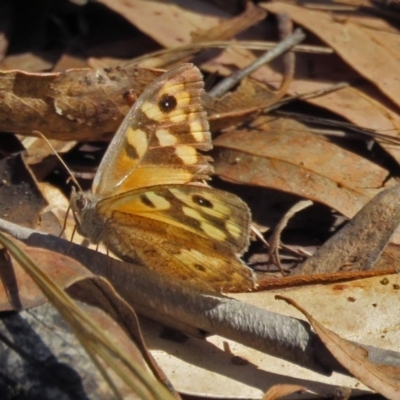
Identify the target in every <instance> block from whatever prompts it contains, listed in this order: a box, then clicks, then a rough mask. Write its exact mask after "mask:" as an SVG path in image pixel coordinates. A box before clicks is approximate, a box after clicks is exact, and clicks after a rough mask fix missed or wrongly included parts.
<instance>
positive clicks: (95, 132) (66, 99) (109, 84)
mask: <svg viewBox="0 0 400 400" xmlns="http://www.w3.org/2000/svg"><path fill="white" fill-rule="evenodd" d="M161 73H162V72H161V71H155V70H145V69H140V68H137V67H136V66H132V67H127V68H120V67H118V68H106V69H104V70H91V69H75V70H68V71H65V72H63V73H50V74H33V73H27V72H23V71H15V70H14V71H9V72H0V100H1V104H2V106H1V108H0V129H1V130H3V131H7V132H16V131H17V132H21V133H25V134H30V133H31V132H32V131H33V130H39V131H41V132H42V133H43V134H44V135H45V136H46V137H47V138H48V139H59V140H80V141H81V140H101V139H104V138H105V137H107V136H110V135H111V133H114V132H115V131H116V130H117V128H118V126H119V124H120V123H121V121H122V119H123V117H124V116H125V114H126V113H127V112H128V109H129V106H128V104H127V103H126V100H125V99H124V96H123V94H124V92H125V91H127V90H129V89H133V90H134V91H135V92H136V93H138V94H140V93H141V92H142V91H143V89H144V88H145V87H146V86H147V85H148V84H149V83H150V82H151V81H152V80H154V79H155V77H157V76H158V75H160V74H161ZM107 134H108V135H107Z"/></svg>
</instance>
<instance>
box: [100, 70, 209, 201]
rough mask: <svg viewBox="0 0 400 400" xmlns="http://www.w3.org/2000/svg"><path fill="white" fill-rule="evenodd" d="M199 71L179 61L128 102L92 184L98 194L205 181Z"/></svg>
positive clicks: (205, 124) (205, 139)
mask: <svg viewBox="0 0 400 400" xmlns="http://www.w3.org/2000/svg"><path fill="white" fill-rule="evenodd" d="M202 94H203V81H202V76H201V73H200V71H199V70H198V69H197V68H195V67H193V66H192V65H190V64H183V65H181V66H179V67H177V68H174V69H173V70H171V71H169V72H167V73H165V74H164V75H162V76H161V77H159V78H158V79H156V80H155V81H154V82H153V83H152V84H151V85H150V87H149V88H147V89H146V90H145V91H144V92H143V93H142V95H141V96H140V97H139V99H138V101H137V102H136V103H135V104H134V105H133V106H132V108H131V110H130V111H129V113H128V115H127V116H126V118H125V119H124V121H123V122H122V124H121V126H120V128H119V129H118V131H117V133H116V135H115V137H114V139H113V140H112V142H111V144H110V146H109V148H108V150H107V152H106V154H105V156H104V158H103V161H102V162H101V164H100V167H99V170H98V172H97V174H96V177H95V179H94V182H93V192H94V193H95V194H100V195H102V196H108V195H111V194H112V195H114V194H117V193H123V192H126V191H128V190H132V189H134V188H139V187H143V186H149V185H156V184H168V183H179V184H185V183H188V182H192V181H198V180H203V179H207V178H208V177H209V174H210V173H211V172H212V167H211V166H210V164H209V160H210V158H209V157H207V156H204V155H201V154H199V153H198V152H197V149H199V150H209V149H210V148H211V147H212V145H211V138H210V132H209V128H208V122H207V118H206V114H205V112H204V111H203V109H202V106H201V98H200V97H201V95H202Z"/></svg>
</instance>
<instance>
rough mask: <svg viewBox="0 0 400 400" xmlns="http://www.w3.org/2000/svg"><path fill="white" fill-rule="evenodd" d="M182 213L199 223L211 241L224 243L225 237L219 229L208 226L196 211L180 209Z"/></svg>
mask: <svg viewBox="0 0 400 400" xmlns="http://www.w3.org/2000/svg"><path fill="white" fill-rule="evenodd" d="M182 211H183V213H184V214H185V215H186V216H188V217H190V218H193V219H195V220H196V221H198V222H199V223H200V228H201V229H202V231H203V232H204V233H206V234H207V236H209V237H210V238H212V239H215V240H219V241H224V240H226V238H227V237H226V235H225V233H224V232H223V231H221V229H218V228H217V227H216V226H214V225H212V224H210V223H209V222H208V221H206V220H205V219H204V217H203V216H202V215H201V214H200V213H199V212H198V211H196V210H194V209H193V208H190V207H182Z"/></svg>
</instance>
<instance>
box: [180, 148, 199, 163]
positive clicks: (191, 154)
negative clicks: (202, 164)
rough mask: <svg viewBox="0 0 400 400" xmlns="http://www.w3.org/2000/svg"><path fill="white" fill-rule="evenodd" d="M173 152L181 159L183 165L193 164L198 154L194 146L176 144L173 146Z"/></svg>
mask: <svg viewBox="0 0 400 400" xmlns="http://www.w3.org/2000/svg"><path fill="white" fill-rule="evenodd" d="M175 154H176V155H177V156H178V157H179V158H180V159H181V160H182V161H183V163H184V164H185V165H194V164H196V163H197V160H198V155H197V151H196V149H195V148H194V147H191V146H178V147H176V148H175Z"/></svg>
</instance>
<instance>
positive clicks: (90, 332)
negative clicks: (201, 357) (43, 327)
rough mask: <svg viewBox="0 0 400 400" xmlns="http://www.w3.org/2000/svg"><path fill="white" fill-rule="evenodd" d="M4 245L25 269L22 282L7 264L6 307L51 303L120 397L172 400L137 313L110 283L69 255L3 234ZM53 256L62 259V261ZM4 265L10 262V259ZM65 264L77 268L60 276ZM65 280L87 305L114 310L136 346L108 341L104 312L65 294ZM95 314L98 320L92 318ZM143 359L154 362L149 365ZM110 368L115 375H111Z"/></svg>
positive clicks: (3, 280) (112, 311)
mask: <svg viewBox="0 0 400 400" xmlns="http://www.w3.org/2000/svg"><path fill="white" fill-rule="evenodd" d="M0 241H1V244H2V245H3V246H4V247H5V248H7V251H8V252H9V253H10V255H11V257H12V258H14V259H15V260H17V262H18V264H19V265H20V267H21V268H20V271H19V272H18V277H19V279H18V281H17V282H16V280H15V276H16V274H14V270H15V269H17V267H16V268H15V269H14V268H13V266H12V264H10V263H7V265H8V267H9V268H8V270H9V275H8V281H7V280H6V278H5V277H2V278H4V279H2V283H3V287H4V290H3V291H0V293H2V294H3V296H4V297H5V294H6V293H7V297H9V298H10V303H9V304H7V302H6V301H5V300H4V297H3V305H4V307H5V309H10V308H11V309H15V308H17V309H21V306H22V307H24V306H26V305H28V306H32V305H35V304H38V303H40V302H43V300H44V299H47V300H49V301H50V302H51V303H52V304H53V305H54V306H55V307H56V308H57V310H58V312H59V313H60V314H61V315H62V317H63V318H64V319H65V321H66V322H67V323H68V324H69V326H70V327H71V329H72V330H73V332H74V333H75V335H76V336H77V338H78V339H79V341H80V342H81V344H82V346H83V347H84V348H85V350H86V351H87V352H88V354H89V355H90V358H91V359H92V361H93V362H94V364H95V365H96V366H97V368H98V369H99V371H100V372H101V373H102V375H103V378H104V380H105V381H106V382H107V383H108V385H109V386H110V388H111V389H112V391H113V393H114V395H115V396H116V398H122V397H121V395H120V393H123V392H124V391H126V390H129V391H130V392H133V393H135V394H137V395H138V397H139V398H145V399H149V400H150V399H154V400H155V399H160V400H161V399H164V398H171V399H172V396H171V395H170V393H169V392H167V391H166V389H165V387H162V386H160V385H159V384H158V383H157V382H156V381H155V380H154V377H153V376H152V375H151V374H149V372H148V371H147V370H146V368H145V366H146V365H149V366H150V367H151V368H152V371H153V372H154V373H155V376H158V377H159V378H161V379H162V380H163V381H164V384H165V386H170V385H169V383H168V381H167V379H166V377H165V375H164V374H163V373H162V372H161V370H160V369H159V368H158V367H157V365H156V363H155V362H154V360H153V359H152V357H151V355H150V353H149V352H148V351H147V349H146V346H145V344H144V342H143V338H142V336H141V333H140V329H139V326H138V321H137V317H136V314H135V313H134V311H133V310H132V308H131V307H130V306H129V305H128V304H127V303H126V302H125V301H124V300H123V299H122V298H121V297H120V296H119V295H118V294H117V293H116V292H115V291H114V289H113V287H112V286H111V285H110V283H109V282H108V281H107V280H105V279H104V278H101V277H98V276H93V274H91V273H90V272H89V271H88V270H86V269H85V268H84V267H83V266H81V265H79V263H77V262H74V261H73V260H71V259H70V258H69V257H67V256H65V255H60V254H57V253H52V252H50V251H48V250H45V249H29V248H28V247H27V246H25V245H22V244H20V245H17V244H16V242H15V241H14V240H11V239H10V238H9V237H8V236H6V235H4V234H1V235H0ZM22 247H23V248H22ZM32 250H33V251H32ZM37 250H38V251H37ZM28 252H29V253H30V255H29V256H28V255H27V254H28ZM32 255H33V257H32ZM52 256H56V258H57V260H55V259H54V258H52ZM3 261H7V260H6V258H4V259H3ZM60 261H63V262H66V263H67V265H68V264H69V263H72V264H73V268H72V269H71V268H69V269H68V268H65V269H66V270H67V272H66V273H65V272H64V273H63V274H61V276H60V274H59V273H58V272H59V269H60V268H59V267H60ZM39 265H40V266H39ZM3 267H4V265H3ZM3 269H4V268H3ZM54 278H55V279H54ZM88 278H91V279H92V283H88V282H85V283H82V280H84V279H86V280H87V279H88ZM59 281H60V282H61V283H62V284H66V283H68V284H71V283H72V282H76V284H77V286H76V287H75V288H73V289H71V293H73V294H75V295H76V296H77V297H78V298H79V299H80V300H83V301H85V302H86V303H89V304H92V305H96V306H101V308H102V309H103V310H105V311H106V312H107V311H108V313H109V315H111V316H113V317H114V318H115V319H116V320H118V321H119V322H120V324H121V323H122V326H124V327H125V329H126V332H127V333H128V334H129V335H130V336H131V339H133V342H132V343H131V342H129V341H126V340H125V345H126V346H125V348H124V349H122V347H121V342H120V341H118V340H117V338H116V337H112V338H107V330H105V331H104V332H106V333H104V332H103V331H102V330H100V329H99V326H97V325H96V324H97V323H98V322H100V325H104V322H103V320H99V314H97V313H95V312H94V311H93V312H91V313H90V314H85V313H84V312H83V311H82V309H81V308H80V307H78V305H77V304H76V303H75V302H74V301H73V300H72V298H71V297H69V296H68V295H67V294H66V293H65V292H64V291H63V290H62V289H63V287H62V286H60V285H59ZM18 284H19V286H18ZM38 289H39V290H38ZM28 293H29V294H31V293H33V296H32V295H31V296H29V295H28ZM21 299H22V300H21ZM92 314H93V316H96V318H93V319H92V318H90V317H91V316H92ZM133 343H136V344H138V345H139V348H140V351H139V350H138V349H137V348H136V347H135V346H132V344H133ZM129 348H130V350H132V349H133V352H132V351H128V349H129ZM142 356H144V359H145V360H146V361H147V362H148V363H149V364H146V363H144V362H143V360H142ZM108 369H109V370H110V371H111V372H112V374H110V373H109V372H108ZM113 374H116V376H117V377H118V380H121V381H120V382H118V383H116V382H115V380H114V378H112V376H111V375H113Z"/></svg>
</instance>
